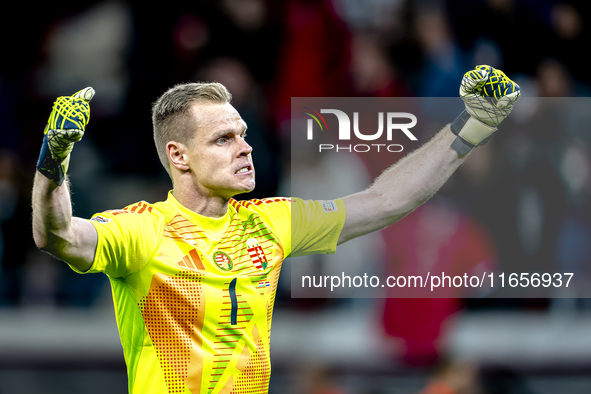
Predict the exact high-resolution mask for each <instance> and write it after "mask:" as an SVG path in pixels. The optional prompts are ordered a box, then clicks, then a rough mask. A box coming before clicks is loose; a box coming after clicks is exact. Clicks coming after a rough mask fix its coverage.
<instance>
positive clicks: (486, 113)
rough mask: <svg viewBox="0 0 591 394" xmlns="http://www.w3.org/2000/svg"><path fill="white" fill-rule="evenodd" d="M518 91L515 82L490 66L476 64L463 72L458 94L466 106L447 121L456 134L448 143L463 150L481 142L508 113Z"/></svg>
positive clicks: (462, 151)
mask: <svg viewBox="0 0 591 394" xmlns="http://www.w3.org/2000/svg"><path fill="white" fill-rule="evenodd" d="M520 95H521V90H520V88H519V85H517V84H516V83H515V82H513V81H512V80H510V79H509V78H508V77H507V76H506V75H505V73H503V72H502V71H501V70H497V69H495V68H492V67H491V66H487V65H482V66H476V68H475V69H474V70H472V71H468V72H467V73H466V74H464V77H463V78H462V83H461V85H460V97H461V98H462V100H464V104H465V106H466V110H465V111H464V112H462V113H461V114H460V116H458V118H457V119H456V120H454V121H453V123H452V124H451V131H452V132H453V133H454V134H455V135H457V136H458V137H457V138H456V139H455V140H454V142H453V143H452V144H451V147H452V148H453V149H455V150H456V151H457V152H458V153H460V154H465V153H468V152H469V151H470V150H471V149H472V148H474V147H476V146H479V145H484V144H485V143H486V142H487V141H488V138H489V137H490V136H491V135H492V133H494V132H495V131H496V130H497V126H498V125H499V123H501V122H502V121H503V119H505V118H506V117H507V116H509V114H510V113H511V111H512V110H513V106H514V105H515V103H516V102H517V100H518V99H519V96H520Z"/></svg>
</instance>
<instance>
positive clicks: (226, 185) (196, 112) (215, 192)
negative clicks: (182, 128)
mask: <svg viewBox="0 0 591 394" xmlns="http://www.w3.org/2000/svg"><path fill="white" fill-rule="evenodd" d="M191 114H192V116H194V118H195V119H196V124H197V128H196V131H195V134H194V138H193V140H192V141H191V142H190V143H189V152H188V156H189V168H190V170H191V172H192V176H193V184H194V186H195V188H196V189H197V191H198V192H199V193H200V194H201V195H204V196H207V197H214V196H216V197H223V198H226V199H229V198H230V197H233V196H235V195H236V194H240V193H245V192H249V191H251V190H253V189H254V186H255V180H254V166H253V164H252V156H251V154H250V153H251V152H252V147H251V146H250V145H249V144H248V143H247V142H246V141H245V140H244V138H245V137H246V123H245V122H244V120H242V118H241V117H240V114H239V113H238V111H236V109H235V108H234V107H233V106H232V105H230V104H229V103H227V104H217V103H197V104H193V106H192V108H191Z"/></svg>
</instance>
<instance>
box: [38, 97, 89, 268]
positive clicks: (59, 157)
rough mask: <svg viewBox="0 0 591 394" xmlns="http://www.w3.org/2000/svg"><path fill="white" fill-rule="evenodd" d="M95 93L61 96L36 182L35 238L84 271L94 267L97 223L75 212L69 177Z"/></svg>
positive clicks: (48, 129)
mask: <svg viewBox="0 0 591 394" xmlns="http://www.w3.org/2000/svg"><path fill="white" fill-rule="evenodd" d="M93 96H94V90H93V89H92V88H86V89H83V90H81V91H80V92H78V93H76V94H74V95H73V96H69V97H59V98H58V99H57V100H56V102H55V104H54V107H53V110H52V112H51V115H50V117H49V121H48V124H47V127H46V128H45V137H44V139H43V145H42V148H41V154H40V157H39V162H38V163H37V173H36V174H35V180H34V183H33V198H32V200H33V238H34V239H35V244H36V245H37V246H38V247H39V248H41V249H42V250H44V251H46V252H48V253H50V254H52V255H53V256H55V257H57V258H58V259H60V260H63V261H66V262H68V263H69V264H71V265H72V266H74V267H75V268H77V269H78V270H80V271H86V270H88V268H90V266H91V264H92V262H93V260H94V253H95V250H96V246H97V233H96V230H95V229H94V226H93V225H92V224H90V223H89V222H87V221H86V220H84V219H80V218H76V217H73V216H72V203H71V199H70V191H69V188H68V184H67V182H64V180H65V174H66V172H67V169H68V164H69V160H70V152H71V151H72V147H73V145H74V143H75V142H76V141H79V140H80V139H81V138H82V135H83V134H84V129H85V127H86V124H87V123H88V118H89V115H90V108H89V105H88V103H89V101H90V100H91V99H92V97H93Z"/></svg>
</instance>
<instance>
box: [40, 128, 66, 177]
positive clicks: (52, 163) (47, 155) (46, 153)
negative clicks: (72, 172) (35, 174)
mask: <svg viewBox="0 0 591 394" xmlns="http://www.w3.org/2000/svg"><path fill="white" fill-rule="evenodd" d="M62 161H63V160H60V161H57V160H56V159H54V158H53V157H52V156H51V152H50V150H49V143H48V142H47V134H45V137H44V138H43V144H42V145H41V153H40V154H39V160H38V161H37V171H39V172H40V173H41V174H43V175H44V176H46V177H47V178H49V179H51V180H52V181H54V182H55V183H56V184H57V185H58V186H61V184H62V183H63V182H64V179H65V178H66V175H65V173H64V169H63V167H62Z"/></svg>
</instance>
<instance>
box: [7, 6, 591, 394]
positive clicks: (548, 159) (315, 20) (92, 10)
mask: <svg viewBox="0 0 591 394" xmlns="http://www.w3.org/2000/svg"><path fill="white" fill-rule="evenodd" d="M62 3H63V6H59V7H57V6H56V5H55V4H54V3H47V4H45V3H44V4H37V5H35V8H36V10H35V12H30V10H28V9H27V8H28V7H30V4H28V3H26V2H22V3H20V2H17V3H14V4H13V5H11V7H13V11H11V14H12V15H26V19H21V18H13V19H12V20H9V21H5V22H3V23H2V24H1V25H0V32H1V36H2V37H3V48H4V51H3V52H4V55H3V60H2V62H1V63H0V119H2V121H1V122H0V136H1V138H0V305H2V306H27V305H54V306H82V307H91V306H93V305H94V304H95V303H96V302H97V300H99V299H100V298H101V295H102V294H104V293H105V284H106V279H105V278H104V277H102V276H97V275H94V276H93V275H88V276H81V275H77V274H75V273H73V272H71V271H70V270H69V269H68V268H67V267H66V266H65V265H64V264H59V263H56V261H55V260H54V259H53V258H52V257H50V256H48V255H46V254H43V253H41V252H39V251H38V250H37V249H36V248H35V247H34V244H33V240H32V236H31V220H30V217H31V209H30V204H31V202H30V194H31V188H32V179H33V176H34V173H35V164H36V160H37V156H38V151H39V149H40V145H41V139H42V130H43V128H44V126H45V122H46V118H47V116H48V115H49V112H50V109H51V105H52V102H53V100H54V98H55V97H56V96H59V95H68V94H72V93H74V92H76V91H77V90H79V89H81V88H83V87H85V86H93V87H94V88H95V90H96V92H97V93H96V96H95V98H94V99H93V101H92V116H91V122H90V125H89V126H88V128H87V133H86V135H85V136H84V140H83V142H82V143H79V144H77V145H76V149H74V153H73V156H72V163H71V165H70V171H71V174H70V176H71V181H72V192H73V197H72V198H73V203H74V213H75V214H76V215H78V216H82V217H90V216H91V215H92V214H93V213H95V212H99V211H102V210H106V209H113V208H120V207H123V206H125V205H127V204H130V203H133V202H136V201H138V200H147V201H150V202H154V201H158V200H161V199H164V198H165V197H166V192H167V191H168V189H169V188H170V183H169V179H168V178H167V175H166V173H165V172H164V171H163V169H162V168H161V166H160V163H159V160H158V156H157V154H156V151H155V148H154V144H153V139H152V130H151V121H150V108H151V103H152V102H153V101H155V99H156V98H157V97H158V96H159V95H160V94H162V93H163V92H164V91H165V90H166V89H167V88H169V87H171V86H173V85H174V84H177V83H180V82H188V81H195V80H205V81H211V80H215V81H219V82H222V83H223V84H225V85H226V86H227V87H228V88H229V90H230V91H231V93H232V94H233V105H234V106H235V107H236V108H237V109H238V111H239V112H240V113H241V115H242V117H243V118H244V119H245V121H246V122H247V123H248V125H249V137H248V138H249V143H251V145H252V146H253V148H254V155H253V157H254V161H255V168H256V169H257V180H258V182H257V189H256V190H255V191H254V192H252V193H249V195H244V196H240V198H241V199H242V198H244V199H246V198H260V197H268V196H273V195H277V193H278V192H279V190H281V186H282V183H284V179H287V177H288V171H290V170H291V171H295V170H294V169H293V168H291V167H290V152H289V133H290V117H291V107H290V106H291V97H364V96H365V97H392V96H397V97H457V94H458V86H459V81H460V80H461V78H462V75H463V74H464V73H465V72H466V71H467V70H469V69H471V68H473V67H474V66H475V65H477V64H490V65H492V66H494V67H496V68H500V69H502V70H503V71H505V72H506V74H507V75H509V76H510V77H511V78H513V79H514V80H515V81H516V82H518V83H519V84H520V86H521V87H522V91H523V97H524V98H527V97H529V98H536V97H571V98H572V97H577V98H580V99H579V100H577V101H572V102H576V103H577V104H578V105H580V108H575V110H577V111H578V114H579V115H581V116H583V117H584V115H585V113H586V112H585V111H587V112H588V110H587V109H586V108H587V107H586V104H589V102H588V101H586V100H585V97H587V96H589V95H590V92H591V90H590V88H591V73H589V72H588V70H587V63H586V61H585V60H584V59H583V57H584V56H585V51H584V49H585V48H586V46H585V44H587V43H588V42H589V39H590V34H591V32H590V31H589V26H588V21H589V20H590V17H591V3H589V2H588V1H584V0H564V1H561V0H448V1H446V0H415V1H413V0H365V1H357V0H332V1H331V0H317V1H314V0H285V1H271V0H222V1H214V0H201V1H192V2H177V1H169V2H166V4H162V3H146V2H139V1H115V0H113V1H111V0H105V1H86V2H74V1H66V2H60V4H62ZM532 114H533V115H532ZM456 115H457V114H455V113H450V114H449V118H448V121H451V120H453V118H454V117H455V116H456ZM536 117H537V118H536ZM532 118H533V119H537V120H536V122H537V123H536V122H533V123H530V124H533V125H534V126H535V125H536V124H538V125H539V126H540V129H543V130H544V132H543V133H536V127H529V128H528V129H527V130H524V129H523V128H522V127H520V123H519V119H515V120H510V121H508V122H507V126H506V127H503V129H502V130H501V131H502V133H498V134H499V135H497V136H495V138H494V139H492V140H491V142H490V143H489V144H488V145H486V146H485V147H482V148H478V152H477V153H478V154H477V155H471V157H470V159H469V160H468V161H467V162H466V163H465V164H464V165H463V166H462V167H461V170H460V172H459V173H458V174H457V175H456V177H455V179H453V180H452V181H451V183H450V185H449V186H446V188H445V189H444V190H442V193H441V195H440V196H438V197H436V198H434V199H433V200H432V201H431V202H429V203H428V204H427V205H425V206H424V207H423V208H421V209H419V210H418V211H417V212H415V213H414V214H413V215H411V216H410V217H409V218H406V219H405V220H404V221H402V222H400V224H398V225H395V226H392V227H390V228H389V229H387V230H386V231H385V232H384V233H383V235H382V236H383V238H384V240H385V245H386V250H385V251H384V269H385V270H386V271H388V270H397V269H399V267H401V266H405V265H406V266H409V265H412V264H415V263H416V264H419V263H420V264H435V263H437V262H436V261H431V260H433V259H435V260H437V259H439V260H441V259H448V260H450V261H453V260H454V259H458V258H464V259H469V258H474V259H478V260H485V259H487V258H491V259H494V260H495V261H496V262H497V264H498V265H499V266H501V267H503V266H506V265H509V264H511V261H514V260H515V259H519V260H520V261H525V263H524V265H523V266H524V267H531V269H532V270H534V269H536V267H537V268H540V267H546V268H549V269H551V268H552V267H557V266H561V267H568V266H577V267H584V266H585V265H589V266H591V264H590V263H591V246H590V245H591V243H589V242H588V240H589V239H591V205H590V204H589V201H590V199H589V193H590V192H591V149H590V148H591V138H590V137H589V135H590V134H589V133H588V132H587V131H586V130H584V129H582V128H581V127H580V124H577V123H574V124H573V122H571V123H568V119H566V120H565V122H564V123H561V124H556V127H548V122H557V120H556V119H557V118H558V119H560V118H559V117H557V116H554V117H552V114H549V110H548V109H547V108H544V107H543V105H541V106H538V107H537V108H533V109H532V110H531V114H529V115H528V119H530V120H531V119H532ZM542 126H545V127H542ZM364 163H365V164H366V166H367V168H366V170H367V172H368V174H369V175H370V176H371V177H373V176H376V175H378V174H379V173H380V171H381V170H382V169H383V167H384V163H378V162H375V161H372V160H364ZM450 223H451V224H450ZM450 229H451V230H450ZM450 245H452V246H451V247H450ZM466 245H470V247H466ZM474 245H476V246H474ZM425 248H430V249H428V250H427V249H425ZM416 250H421V251H422V252H423V253H422V254H420V255H417V253H415V252H416ZM430 259H431V260H430ZM439 263H440V264H447V263H446V262H445V261H444V262H439ZM449 264H451V263H449ZM573 296H576V294H573ZM277 305H278V306H277V307H278V308H296V309H297V308H331V307H335V306H334V303H331V302H320V301H319V302H318V303H313V302H312V303H311V302H310V301H309V300H302V301H301V302H298V301H297V300H296V301H294V300H289V292H288V291H285V290H283V291H280V294H279V300H278V304H277ZM336 307H338V303H337V306H336ZM483 307H493V308H506V309H523V310H527V309H536V310H550V309H552V308H567V307H568V308H575V309H581V308H583V309H584V308H587V307H588V305H587V304H586V301H585V300H575V301H571V302H563V301H560V300H555V301H552V300H549V299H542V300H538V299H529V300H493V301H484V300H480V301H475V300H458V299H439V300H431V299H415V300H409V299H387V300H386V302H385V305H384V306H383V319H382V321H381V323H380V324H381V325H383V331H384V335H386V336H391V337H395V338H401V339H402V340H403V341H404V343H405V346H404V349H405V350H404V351H403V352H402V354H399V355H398V356H400V357H401V358H402V359H403V360H404V362H406V363H408V364H409V365H416V364H419V365H434V363H436V362H437V361H438V360H439V359H440V356H441V355H440V352H439V349H438V343H439V342H438V339H439V338H440V336H441V332H442V330H443V328H442V327H444V324H445V322H446V319H447V318H449V317H450V316H453V315H454V314H455V313H456V312H457V311H459V310H461V309H466V308H468V309H470V308H474V309H477V308H483ZM378 320H379V319H378ZM449 368H450V367H446V368H443V369H441V370H439V372H438V375H436V376H438V377H439V378H440V379H439V380H437V379H435V378H434V379H435V380H436V382H435V380H434V383H433V385H432V388H430V389H425V391H424V393H425V394H427V393H428V394H433V393H448V392H449V393H452V392H454V393H473V392H477V391H475V390H472V391H470V390H469V389H466V390H463V391H462V390H460V389H458V390H452V389H449V388H447V389H441V388H439V389H438V388H437V387H442V385H443V383H441V381H443V380H444V378H445V379H448V378H449V379H451V380H452V381H454V382H455V381H460V382H463V381H462V378H460V377H456V378H454V377H453V376H455V375H454V374H456V375H457V374H459V373H460V372H457V371H455V372H454V371H451V370H450V369H449ZM460 371H461V372H462V373H464V372H465V373H466V374H467V375H468V377H464V378H463V379H464V380H467V381H471V380H470V379H472V378H473V375H472V372H473V371H472V370H471V369H470V367H469V366H468V367H465V366H462V367H461V369H460ZM466 371H467V372H466ZM452 375H453V376H452ZM450 376H452V377H450ZM449 379H448V380H449ZM454 379H455V380H454ZM458 384H459V385H461V384H460V383H458ZM437 385H439V386H437ZM452 385H453V384H452ZM464 385H465V386H467V385H468V384H467V383H465V384H464ZM462 387H463V386H462ZM446 390H447V391H446ZM308 392H312V391H308ZM317 392H321V391H317ZM322 392H323V393H329V392H331V393H332V392H335V393H336V392H338V391H330V390H328V389H327V390H325V391H322Z"/></svg>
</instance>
